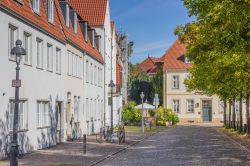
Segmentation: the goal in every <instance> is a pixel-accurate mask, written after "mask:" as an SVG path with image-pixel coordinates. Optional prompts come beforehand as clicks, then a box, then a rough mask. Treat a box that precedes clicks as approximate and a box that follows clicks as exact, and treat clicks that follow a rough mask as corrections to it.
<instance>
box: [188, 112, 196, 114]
mask: <svg viewBox="0 0 250 166" xmlns="http://www.w3.org/2000/svg"><path fill="white" fill-rule="evenodd" d="M186 113H187V114H195V113H194V112H186Z"/></svg>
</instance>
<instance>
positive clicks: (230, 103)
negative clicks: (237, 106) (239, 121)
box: [228, 100, 232, 127]
mask: <svg viewBox="0 0 250 166" xmlns="http://www.w3.org/2000/svg"><path fill="white" fill-rule="evenodd" d="M231 114H232V101H231V100H230V101H229V115H228V116H229V118H228V120H229V126H230V127H232V122H231Z"/></svg>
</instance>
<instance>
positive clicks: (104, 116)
mask: <svg viewBox="0 0 250 166" xmlns="http://www.w3.org/2000/svg"><path fill="white" fill-rule="evenodd" d="M105 34H106V30H105V28H104V29H103V36H104V46H103V48H104V79H103V83H104V84H103V86H104V95H103V99H104V102H103V104H104V112H103V119H104V121H103V123H104V124H103V126H104V130H105V128H106V35H105Z"/></svg>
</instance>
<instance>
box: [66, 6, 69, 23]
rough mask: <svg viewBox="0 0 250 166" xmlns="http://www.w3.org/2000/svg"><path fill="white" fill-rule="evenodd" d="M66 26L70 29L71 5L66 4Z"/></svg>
mask: <svg viewBox="0 0 250 166" xmlns="http://www.w3.org/2000/svg"><path fill="white" fill-rule="evenodd" d="M66 26H67V27H69V5H68V4H66Z"/></svg>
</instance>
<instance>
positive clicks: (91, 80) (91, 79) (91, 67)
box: [89, 63, 94, 84]
mask: <svg viewBox="0 0 250 166" xmlns="http://www.w3.org/2000/svg"><path fill="white" fill-rule="evenodd" d="M89 73H90V83H91V84H93V80H94V77H93V74H94V73H93V63H90V72H89Z"/></svg>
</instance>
